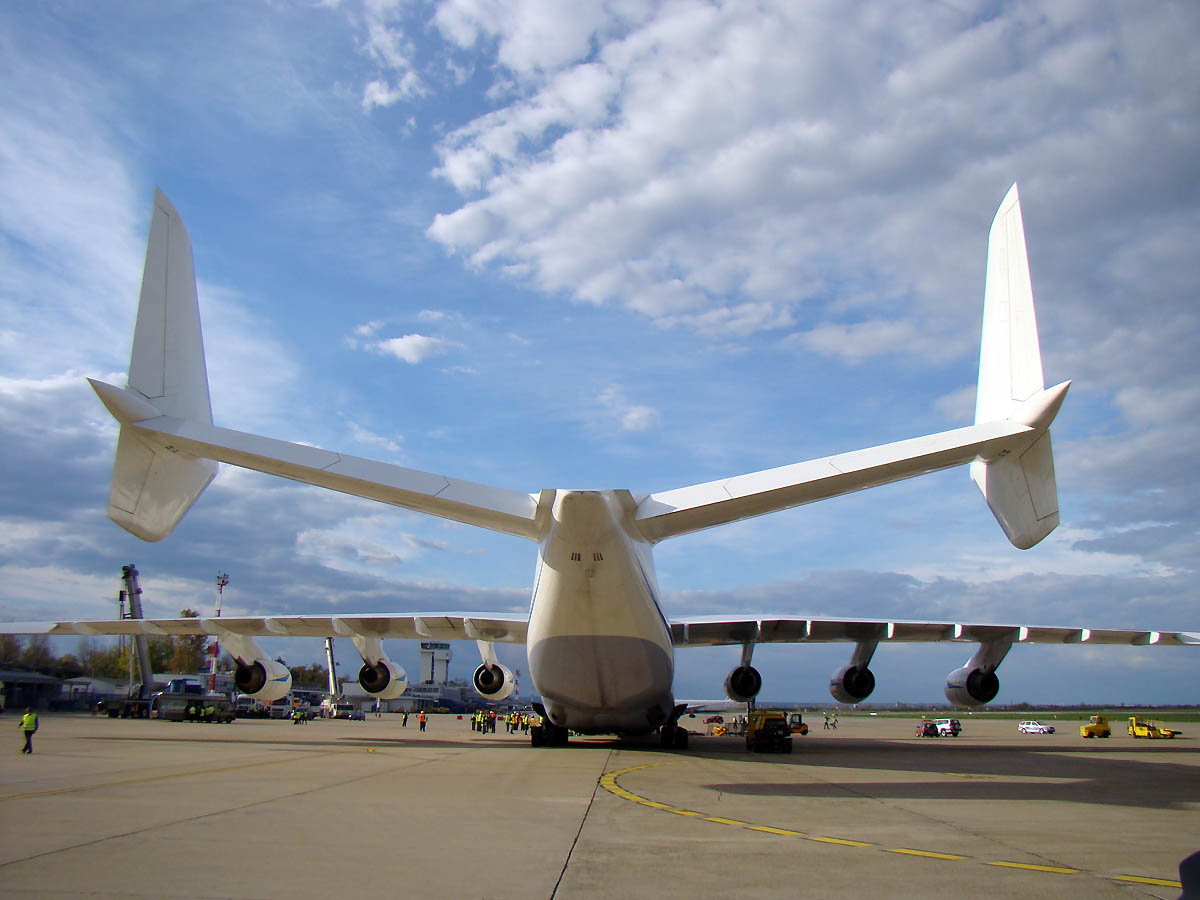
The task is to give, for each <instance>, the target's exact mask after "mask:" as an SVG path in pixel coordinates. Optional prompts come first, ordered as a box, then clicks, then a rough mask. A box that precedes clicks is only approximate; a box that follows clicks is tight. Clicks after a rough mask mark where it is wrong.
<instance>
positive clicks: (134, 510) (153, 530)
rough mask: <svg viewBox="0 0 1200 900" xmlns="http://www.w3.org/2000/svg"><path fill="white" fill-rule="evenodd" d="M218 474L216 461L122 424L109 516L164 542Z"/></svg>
mask: <svg viewBox="0 0 1200 900" xmlns="http://www.w3.org/2000/svg"><path fill="white" fill-rule="evenodd" d="M216 477H217V464H216V463H215V462H213V461H212V460H211V459H197V458H195V457H192V456H185V455H183V454H181V453H172V452H171V451H170V450H167V449H165V448H164V447H162V446H161V445H159V444H152V443H150V442H149V441H147V440H146V439H145V438H143V437H142V436H141V435H139V434H138V433H137V432H135V431H134V430H133V429H132V428H129V427H128V426H125V427H122V428H121V434H120V437H118V438H117V458H116V461H115V462H114V463H113V477H112V487H111V489H110V490H109V494H108V517H109V518H110V519H112V520H113V521H114V522H116V523H117V524H118V525H120V526H121V527H122V528H124V529H125V530H126V531H128V532H129V533H130V534H133V535H136V536H137V537H140V538H141V539H142V540H144V541H161V540H162V539H163V538H165V537H166V536H167V535H168V534H170V533H171V531H172V530H173V529H174V528H175V526H176V525H177V524H178V523H179V520H180V519H182V518H183V516H184V514H185V513H186V512H187V511H188V510H189V509H191V507H192V504H193V503H195V502H196V498H198V497H199V496H200V494H202V493H203V492H204V489H205V488H206V487H208V484H209V482H210V481H212V480H213V479H214V478H216Z"/></svg>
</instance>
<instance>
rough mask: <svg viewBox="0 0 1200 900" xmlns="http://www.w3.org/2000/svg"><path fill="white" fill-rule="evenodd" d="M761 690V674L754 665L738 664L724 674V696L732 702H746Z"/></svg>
mask: <svg viewBox="0 0 1200 900" xmlns="http://www.w3.org/2000/svg"><path fill="white" fill-rule="evenodd" d="M761 690H762V676H761V675H759V674H758V669H756V668H754V666H749V665H742V666H738V667H737V668H736V669H734V670H733V671H732V672H730V673H729V674H728V675H726V676H725V696H726V697H728V698H729V699H730V700H732V701H733V702H734V703H746V702H747V701H750V700H753V699H754V698H755V697H757V696H758V692H759V691H761Z"/></svg>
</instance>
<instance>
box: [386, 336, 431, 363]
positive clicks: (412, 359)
mask: <svg viewBox="0 0 1200 900" xmlns="http://www.w3.org/2000/svg"><path fill="white" fill-rule="evenodd" d="M448 346H449V345H448V344H447V342H446V341H444V340H442V339H441V338H435V337H429V336H427V335H424V334H406V335H404V336H403V337H398V338H386V339H385V340H381V341H379V342H378V343H377V344H375V350H376V352H378V353H382V354H385V355H386V356H394V357H396V359H399V360H402V361H404V362H406V363H408V364H409V365H410V366H415V365H416V364H417V363H420V362H424V361H425V360H427V359H429V357H431V356H441V355H442V354H443V353H445V352H446V350H447V349H448Z"/></svg>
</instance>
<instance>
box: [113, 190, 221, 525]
mask: <svg viewBox="0 0 1200 900" xmlns="http://www.w3.org/2000/svg"><path fill="white" fill-rule="evenodd" d="M93 387H95V389H96V392H97V393H98V394H99V395H100V398H101V400H102V401H104V403H105V405H106V406H108V407H109V409H110V411H112V412H113V413H114V415H116V416H117V418H118V420H119V421H121V423H122V427H121V433H120V437H119V438H118V440H117V455H116V461H115V462H114V463H113V474H112V487H111V490H110V492H109V500H108V517H109V518H110V519H112V520H113V521H114V522H116V523H117V524H118V525H120V526H121V527H122V528H124V529H125V530H127V531H129V532H130V533H132V534H134V535H137V536H138V537H140V538H142V539H143V540H147V541H158V540H162V539H163V538H165V537H166V536H167V535H168V534H170V533H171V531H172V530H173V529H174V528H175V526H176V525H177V524H178V522H179V520H180V519H182V518H183V516H184V514H185V513H186V512H187V511H188V509H190V508H191V505H192V504H193V503H194V502H195V501H196V498H197V497H199V496H200V494H201V493H202V492H203V491H204V489H205V488H206V487H207V486H208V484H209V482H211V481H212V480H213V478H215V477H216V474H217V463H216V462H214V461H213V460H210V459H199V458H196V457H193V456H188V455H186V454H183V453H177V452H174V451H172V450H171V449H168V448H167V447H164V446H162V445H160V444H156V443H152V442H150V441H148V440H146V439H145V438H144V437H142V436H140V435H139V434H138V433H137V432H136V431H135V430H133V429H131V428H128V427H126V426H127V425H129V424H131V423H132V421H136V420H137V419H142V418H147V417H148V416H147V415H142V413H146V414H149V413H151V411H153V413H156V414H157V415H164V416H171V417H173V418H180V419H185V420H188V421H193V422H203V423H205V424H209V425H211V424H212V405H211V402H210V400H209V394H208V370H207V367H206V366H205V362H204V338H203V335H202V333H201V329H200V308H199V303H198V302H197V299H196V276H195V270H194V268H193V263H192V244H191V240H190V238H189V237H188V233H187V229H186V228H185V227H184V224H183V220H182V219H181V218H180V216H179V213H178V212H176V210H175V207H174V206H172V205H171V202H170V201H169V200H168V199H167V198H166V196H165V195H164V194H163V193H162V191H160V190H155V193H154V211H153V216H152V218H151V223H150V237H149V240H148V242H147V246H146V266H145V269H144V270H143V273H142V291H141V298H140V300H139V303H138V314H137V325H136V326H135V328H134V336H133V353H132V355H131V356H130V360H129V382H128V387H127V388H126V391H125V392H123V393H125V394H126V396H127V399H126V400H125V401H124V402H122V401H121V398H119V397H116V396H114V394H115V393H116V392H118V391H119V389H116V388H112V387H110V386H108V385H96V384H93ZM102 388H107V390H103V389H102ZM139 401H140V402H139ZM123 413H124V414H123Z"/></svg>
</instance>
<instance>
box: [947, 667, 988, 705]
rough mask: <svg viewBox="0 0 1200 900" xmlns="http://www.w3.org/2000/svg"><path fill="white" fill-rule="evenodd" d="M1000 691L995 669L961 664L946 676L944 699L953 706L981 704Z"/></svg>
mask: <svg viewBox="0 0 1200 900" xmlns="http://www.w3.org/2000/svg"><path fill="white" fill-rule="evenodd" d="M998 693H1000V679H999V678H997V677H996V672H995V670H992V671H987V670H986V669H980V668H970V667H968V666H963V667H962V668H961V669H955V670H954V671H953V672H951V673H950V674H949V675H947V676H946V699H947V700H949V701H950V702H951V703H953V704H954V705H955V706H983V705H984V704H985V703H991V702H992V701H993V700H995V699H996V695H997V694H998Z"/></svg>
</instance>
